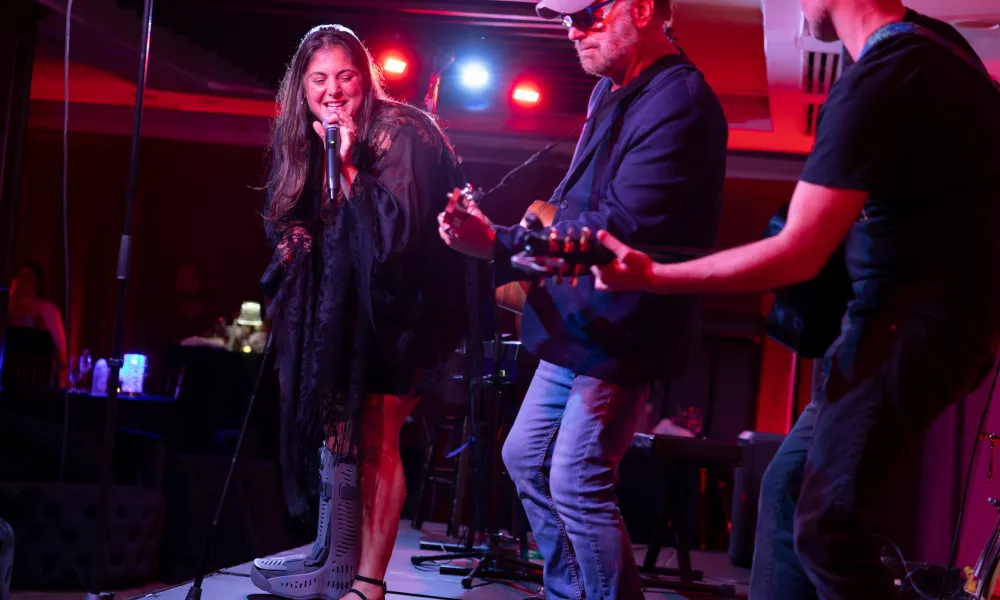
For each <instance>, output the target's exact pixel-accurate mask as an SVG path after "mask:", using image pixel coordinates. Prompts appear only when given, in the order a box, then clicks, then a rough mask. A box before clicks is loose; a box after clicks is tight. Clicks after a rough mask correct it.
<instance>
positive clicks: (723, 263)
mask: <svg viewBox="0 0 1000 600" xmlns="http://www.w3.org/2000/svg"><path fill="white" fill-rule="evenodd" d="M816 272H817V269H815V268H814V267H812V266H811V265H809V264H807V263H806V262H805V261H802V260H800V259H799V258H798V257H796V256H795V255H794V254H792V253H791V252H789V251H788V250H787V248H786V246H785V242H784V240H782V239H781V237H780V236H777V237H772V238H768V239H766V240H761V241H759V242H755V243H752V244H748V245H746V246H740V247H738V248H732V249H729V250H723V251H721V252H717V253H714V254H711V255H709V256H706V257H703V258H699V259H696V260H692V261H687V262H681V263H672V264H655V265H653V271H652V277H651V281H650V286H649V291H651V292H655V293H661V294H733V293H745V292H759V291H764V290H770V289H774V288H778V287H782V286H785V285H790V284H793V283H798V282H800V281H805V280H807V279H810V278H812V277H813V276H814V275H815V274H816Z"/></svg>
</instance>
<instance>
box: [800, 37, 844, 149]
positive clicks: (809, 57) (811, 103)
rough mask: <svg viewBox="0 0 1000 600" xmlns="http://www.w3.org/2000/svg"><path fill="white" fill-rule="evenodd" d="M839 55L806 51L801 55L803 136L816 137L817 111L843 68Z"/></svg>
mask: <svg viewBox="0 0 1000 600" xmlns="http://www.w3.org/2000/svg"><path fill="white" fill-rule="evenodd" d="M842 62H843V61H842V60H841V56H840V54H837V53H834V52H818V51H815V50H807V51H805V52H803V53H802V83H801V85H802V93H803V94H804V95H805V96H806V103H805V134H806V135H808V136H814V135H816V122H817V120H818V119H819V109H820V107H822V106H823V101H824V100H825V99H826V96H827V94H829V93H830V88H831V87H833V84H834V83H836V82H837V78H838V77H840V73H841V69H842V68H843V65H842Z"/></svg>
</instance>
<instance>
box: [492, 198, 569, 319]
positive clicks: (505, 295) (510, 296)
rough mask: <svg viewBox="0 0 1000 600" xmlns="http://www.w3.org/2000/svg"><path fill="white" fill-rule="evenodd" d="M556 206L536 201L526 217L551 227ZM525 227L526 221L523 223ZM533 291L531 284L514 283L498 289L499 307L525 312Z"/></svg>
mask: <svg viewBox="0 0 1000 600" xmlns="http://www.w3.org/2000/svg"><path fill="white" fill-rule="evenodd" d="M556 210H557V208H556V205H555V204H549V203H548V202H545V201H544V200H535V201H534V202H532V203H531V206H529V207H528V210H527V212H526V213H525V216H527V215H529V214H533V215H535V216H536V217H538V219H539V220H540V221H541V222H542V225H544V226H545V227H549V226H551V225H552V222H553V221H554V220H555V218H556ZM521 225H524V221H523V220H522V221H521ZM529 290H531V282H528V281H512V282H510V283H507V284H504V285H502V286H500V287H498V288H497V289H496V301H497V306H499V307H500V308H503V309H506V310H509V311H511V312H513V313H517V314H521V313H523V312H524V305H525V303H526V302H527V301H528V291H529Z"/></svg>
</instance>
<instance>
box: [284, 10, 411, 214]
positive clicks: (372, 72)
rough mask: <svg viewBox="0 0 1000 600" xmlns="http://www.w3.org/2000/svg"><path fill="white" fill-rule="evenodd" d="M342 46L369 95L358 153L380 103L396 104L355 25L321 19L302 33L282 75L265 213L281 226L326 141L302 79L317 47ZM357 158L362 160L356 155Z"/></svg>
mask: <svg viewBox="0 0 1000 600" xmlns="http://www.w3.org/2000/svg"><path fill="white" fill-rule="evenodd" d="M338 46H339V47H340V48H343V49H344V52H346V53H347V56H348V58H349V59H350V61H351V63H352V64H353V65H354V66H355V68H357V69H358V71H359V72H360V73H361V82H362V83H361V86H362V90H363V93H364V101H363V103H362V106H361V111H360V112H359V113H358V116H357V118H356V119H355V123H356V124H357V128H358V136H357V139H356V141H355V144H354V154H355V157H356V158H357V157H358V155H359V154H361V153H363V152H364V148H371V147H372V145H373V142H372V137H373V133H374V131H373V130H374V125H375V120H376V115H377V114H378V112H379V109H380V108H381V106H382V105H383V104H385V103H392V104H396V102H394V101H393V100H392V99H390V98H389V96H388V94H387V93H386V91H385V88H384V87H383V83H382V72H381V70H380V69H379V67H378V65H377V63H375V61H373V60H372V56H371V53H370V52H369V51H368V48H366V47H365V45H364V44H362V43H361V40H359V39H358V37H357V36H356V35H355V34H354V32H353V31H351V30H350V29H348V28H346V27H343V26H341V25H319V26H317V27H314V28H312V29H311V30H310V31H309V33H307V34H306V35H305V37H304V38H302V41H301V42H300V43H299V49H298V50H296V52H295V56H294V57H292V61H291V63H289V65H288V70H287V71H285V76H284V78H283V79H282V80H281V87H280V88H279V90H278V115H277V117H276V118H275V120H274V125H273V127H272V131H271V147H270V154H271V171H270V173H271V174H270V176H269V178H268V188H269V189H270V197H271V200H270V205H269V206H268V208H267V213H266V214H267V219H268V220H269V221H271V222H272V224H273V225H274V226H275V228H276V229H279V230H280V229H282V228H283V227H284V225H285V224H286V223H287V221H288V220H289V217H290V214H291V212H292V210H293V209H294V208H295V204H296V203H297V202H298V199H299V197H300V196H301V195H302V189H303V187H304V186H305V183H306V178H307V176H308V174H309V165H310V162H311V160H310V158H311V156H310V152H311V150H312V149H313V148H314V147H315V150H317V151H320V150H322V144H321V143H320V140H319V138H317V137H316V134H315V132H313V128H312V122H313V120H315V116H314V115H313V114H312V112H311V111H310V110H309V107H308V106H307V105H306V102H305V95H304V94H303V91H302V81H303V79H304V78H305V72H306V69H307V68H308V67H309V62H310V61H311V60H312V57H313V56H314V55H315V54H316V53H317V52H319V51H320V50H328V49H330V48H333V47H338ZM355 164H358V162H357V161H355Z"/></svg>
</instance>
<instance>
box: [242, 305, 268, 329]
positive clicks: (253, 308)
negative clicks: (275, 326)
mask: <svg viewBox="0 0 1000 600" xmlns="http://www.w3.org/2000/svg"><path fill="white" fill-rule="evenodd" d="M236 324H237V325H247V326H249V327H260V326H261V325H263V324H264V320H263V319H261V316H260V303H259V302H244V303H243V305H242V306H240V316H238V317H236Z"/></svg>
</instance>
